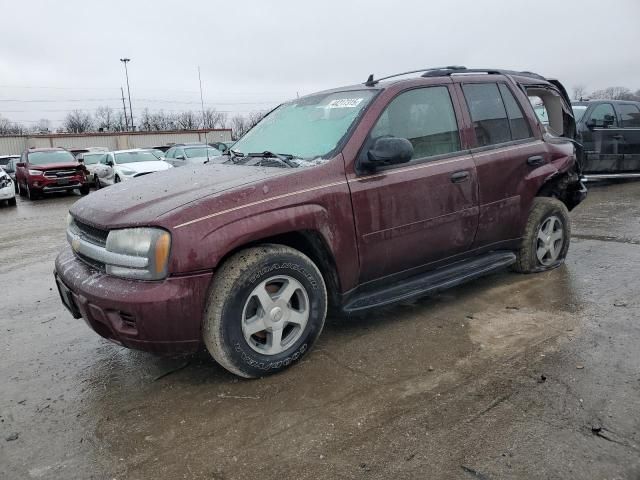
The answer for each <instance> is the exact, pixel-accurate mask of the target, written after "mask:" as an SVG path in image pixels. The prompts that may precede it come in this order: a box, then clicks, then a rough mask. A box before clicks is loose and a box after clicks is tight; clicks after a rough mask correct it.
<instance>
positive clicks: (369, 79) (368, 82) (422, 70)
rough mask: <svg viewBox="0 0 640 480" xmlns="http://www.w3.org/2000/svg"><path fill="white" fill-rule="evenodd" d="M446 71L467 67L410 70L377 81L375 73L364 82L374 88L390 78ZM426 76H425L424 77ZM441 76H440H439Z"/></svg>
mask: <svg viewBox="0 0 640 480" xmlns="http://www.w3.org/2000/svg"><path fill="white" fill-rule="evenodd" d="M436 70H437V71H445V70H466V67H462V66H460V65H449V66H447V67H432V68H421V69H419V70H410V71H408V72H402V73H394V74H393V75H389V76H387V77H382V78H376V79H375V80H374V79H373V73H372V74H371V75H369V78H367V81H366V82H364V84H365V85H366V86H367V87H373V86H375V84H376V83H378V82H381V81H383V80H388V79H390V78H395V77H401V76H402V75H410V74H412V73H421V72H430V71H436ZM424 76H426V74H425V75H423V77H424ZM437 76H440V75H437Z"/></svg>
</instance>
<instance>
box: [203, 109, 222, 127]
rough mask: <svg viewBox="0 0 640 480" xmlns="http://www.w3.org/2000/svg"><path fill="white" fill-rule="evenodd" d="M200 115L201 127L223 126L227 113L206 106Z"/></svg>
mask: <svg viewBox="0 0 640 480" xmlns="http://www.w3.org/2000/svg"><path fill="white" fill-rule="evenodd" d="M202 117H203V118H202V128H223V127H224V125H225V123H227V114H226V113H225V112H218V111H216V110H215V109H213V108H207V109H206V110H205V111H204V112H203V115H202Z"/></svg>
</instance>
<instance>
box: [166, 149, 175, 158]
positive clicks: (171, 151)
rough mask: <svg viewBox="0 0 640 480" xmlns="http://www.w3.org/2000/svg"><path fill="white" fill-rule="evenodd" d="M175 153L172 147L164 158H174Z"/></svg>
mask: <svg viewBox="0 0 640 480" xmlns="http://www.w3.org/2000/svg"><path fill="white" fill-rule="evenodd" d="M175 151H176V149H175V147H171V148H170V149H169V150H167V153H166V154H165V156H164V158H173V152H175Z"/></svg>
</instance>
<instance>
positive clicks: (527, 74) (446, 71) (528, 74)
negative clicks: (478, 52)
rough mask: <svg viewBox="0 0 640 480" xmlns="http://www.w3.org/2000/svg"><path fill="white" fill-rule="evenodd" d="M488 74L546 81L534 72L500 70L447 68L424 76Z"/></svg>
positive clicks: (426, 73)
mask: <svg viewBox="0 0 640 480" xmlns="http://www.w3.org/2000/svg"><path fill="white" fill-rule="evenodd" d="M470 73H486V74H487V75H520V76H521V77H530V78H536V79H538V80H546V79H545V78H544V77H543V76H542V75H538V74H537V73H533V72H527V71H524V72H520V71H517V70H503V69H500V68H466V67H446V68H442V69H439V70H430V71H427V72H425V73H423V74H422V76H423V77H444V76H451V75H455V74H470Z"/></svg>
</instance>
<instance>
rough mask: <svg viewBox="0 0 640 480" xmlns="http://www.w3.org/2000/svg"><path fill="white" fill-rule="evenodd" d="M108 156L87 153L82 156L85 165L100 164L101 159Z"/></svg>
mask: <svg viewBox="0 0 640 480" xmlns="http://www.w3.org/2000/svg"><path fill="white" fill-rule="evenodd" d="M105 155H106V154H104V153H85V154H84V155H83V156H82V159H83V160H84V164H85V165H95V164H96V163H98V162H100V159H101V158H102V157H104V156H105Z"/></svg>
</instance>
